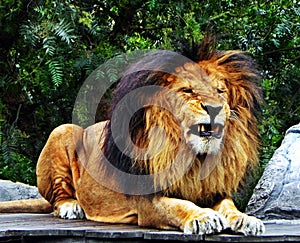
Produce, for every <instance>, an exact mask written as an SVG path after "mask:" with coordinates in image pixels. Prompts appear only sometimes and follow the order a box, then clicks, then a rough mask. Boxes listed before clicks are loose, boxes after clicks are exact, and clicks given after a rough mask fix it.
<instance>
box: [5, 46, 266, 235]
mask: <svg viewBox="0 0 300 243" xmlns="http://www.w3.org/2000/svg"><path fill="white" fill-rule="evenodd" d="M235 55H242V54H241V53H240V52H235V51H228V52H223V53H219V54H218V53H214V54H212V55H211V57H210V59H209V60H202V61H199V62H198V63H197V64H195V63H186V64H185V65H184V66H182V67H178V68H177V69H176V70H175V72H174V73H173V74H166V75H163V76H162V77H161V80H160V84H159V85H160V86H161V87H163V88H166V90H167V91H165V90H164V91H163V92H159V93H157V94H156V96H154V97H153V100H152V101H153V102H161V104H160V103H155V104H156V105H151V100H150V101H148V102H149V106H148V105H145V106H144V109H145V117H144V119H145V127H144V128H143V129H142V130H139V131H138V132H137V133H136V134H135V137H134V139H133V140H134V142H135V145H136V147H134V148H133V149H129V148H128V149H129V153H130V155H131V156H133V157H134V158H136V159H135V160H132V166H138V168H140V169H141V171H143V173H146V174H153V180H154V188H158V189H159V188H162V191H161V192H158V193H153V194H152V195H126V194H125V193H122V190H123V188H122V182H121V181H119V178H118V177H117V176H116V175H114V174H111V175H109V177H107V176H108V175H107V173H108V170H107V168H106V167H105V166H104V165H103V157H102V155H101V153H100V152H99V151H100V149H101V148H102V147H103V146H107V145H106V144H104V140H105V138H106V136H107V128H106V126H107V122H101V123H97V124H95V125H93V126H91V127H88V128H87V129H82V128H81V127H78V126H76V125H71V124H67V125H62V126H60V127H58V128H56V129H55V130H54V131H53V132H52V133H51V135H50V137H49V139H48V141H47V143H46V145H45V147H44V149H43V151H42V153H41V155H40V158H39V161H38V164H37V180H38V188H39V191H40V193H41V194H42V195H43V197H45V198H46V199H47V200H48V201H49V202H50V204H51V205H52V206H53V210H54V214H55V215H56V216H59V217H62V218H81V217H83V215H84V214H85V216H86V218H88V219H91V220H95V221H101V222H110V223H131V224H139V225H141V226H151V227H156V228H162V229H180V230H182V231H184V232H186V233H199V234H209V233H214V232H220V231H222V230H223V229H225V228H227V227H231V229H232V230H234V231H236V232H242V233H244V234H246V235H256V234H260V233H262V232H263V231H264V226H263V224H262V222H261V221H260V220H258V219H256V218H254V217H250V216H247V215H246V214H244V213H241V212H239V211H238V210H237V208H236V207H235V206H234V203H233V201H232V199H231V198H230V196H231V194H232V193H233V192H235V191H236V190H237V188H238V186H239V184H240V183H241V182H242V180H243V177H244V175H245V173H246V170H247V169H248V168H249V167H254V166H255V165H256V164H257V144H258V140H257V128H256V118H255V117H254V116H253V114H252V110H253V109H254V108H253V106H254V104H253V102H254V99H258V98H259V91H258V89H257V88H256V86H255V84H253V83H251V82H249V81H247V80H244V79H245V76H247V77H251V76H256V75H257V74H255V73H252V72H250V71H247V68H243V67H241V65H234V64H235V63H234V61H233V62H230V64H228V65H227V64H226V60H229V58H231V57H233V56H235ZM236 62H238V61H236ZM237 64H238V63H237ZM242 64H243V63H242ZM199 67H201V69H199ZM199 70H200V71H199ZM203 70H204V71H205V72H203ZM186 89H191V90H192V92H190V91H188V92H187V91H184V90H186ZM217 89H218V90H219V91H220V90H221V91H222V93H220V94H218V92H217V91H216V90H217ZM174 93H175V94H176V95H178V97H180V98H179V99H177V100H174V99H173V98H172V97H173V96H172V95H174ZM157 100H159V101H157ZM160 105H161V106H160ZM203 105H210V106H213V107H221V108H220V109H221V110H220V112H219V113H218V116H217V118H216V119H220V121H223V120H224V126H225V127H224V131H223V137H222V138H221V139H212V138H211V139H207V140H205V139H204V140H203V141H205V142H203V143H212V147H213V148H212V149H213V150H212V151H210V150H208V152H207V151H206V149H207V146H204V145H203V151H206V152H204V154H201V150H200V155H199V154H198V155H197V153H198V152H199V151H196V152H195V150H197V147H195V146H194V145H191V144H193V142H188V141H189V139H191V134H189V133H187V134H185V133H184V129H188V128H189V127H190V126H191V125H193V124H194V123H193V122H195V121H196V120H197V119H198V118H199V117H200V121H199V122H201V119H202V117H203V119H207V116H208V114H207V112H206V111H205V109H204V108H203ZM166 106H168V107H171V108H174V109H172V110H168V109H166V108H163V107H166ZM195 117H196V118H197V119H196V118H195ZM194 120H195V121H194ZM156 127H159V129H154V128H156ZM195 139H198V138H195ZM191 141H192V140H191ZM193 141H194V140H193ZM197 141H198V140H197ZM201 141H202V140H201ZM201 143H202V142H201ZM195 144H197V142H195ZM201 146H202V144H201ZM141 148H142V149H143V150H141ZM193 151H194V152H193ZM206 153H207V154H206ZM165 170H167V172H168V173H161V172H164V171H165ZM157 175H158V176H157ZM101 180H107V181H109V183H110V185H111V188H116V189H117V190H112V189H110V188H108V187H107V186H104V185H103V184H102V183H99V181H100V182H101ZM103 182H104V181H103ZM216 198H217V199H216ZM200 205H205V207H200ZM10 206H11V204H9V203H7V204H6V206H5V207H7V208H9V207H10ZM5 207H4V206H2V207H1V204H0V210H1V211H3V210H4V209H5ZM208 207H210V208H208ZM83 212H84V214H83Z"/></svg>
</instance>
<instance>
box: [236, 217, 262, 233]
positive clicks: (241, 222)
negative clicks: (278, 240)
mask: <svg viewBox="0 0 300 243" xmlns="http://www.w3.org/2000/svg"><path fill="white" fill-rule="evenodd" d="M230 228H231V230H233V231H234V232H238V233H243V234H244V235H261V234H263V233H264V232H265V226H264V224H263V222H262V221H261V220H260V219H258V218H255V217H253V216H248V215H246V214H241V215H239V216H236V217H235V219H234V220H232V221H231V222H230Z"/></svg>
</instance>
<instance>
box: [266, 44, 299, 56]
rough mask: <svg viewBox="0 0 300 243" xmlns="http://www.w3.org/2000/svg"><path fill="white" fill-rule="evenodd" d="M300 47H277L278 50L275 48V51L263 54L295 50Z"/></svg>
mask: <svg viewBox="0 0 300 243" xmlns="http://www.w3.org/2000/svg"><path fill="white" fill-rule="evenodd" d="M298 49H300V46H295V47H289V48H282V49H277V50H273V51H267V52H265V53H263V55H270V54H273V53H277V52H285V51H293V50H298Z"/></svg>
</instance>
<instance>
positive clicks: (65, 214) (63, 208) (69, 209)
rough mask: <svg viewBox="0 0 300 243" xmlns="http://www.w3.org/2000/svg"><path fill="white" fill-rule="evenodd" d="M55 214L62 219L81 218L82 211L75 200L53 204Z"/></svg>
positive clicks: (82, 216)
mask: <svg viewBox="0 0 300 243" xmlns="http://www.w3.org/2000/svg"><path fill="white" fill-rule="evenodd" d="M54 214H55V216H58V217H60V218H63V219H83V218H84V217H85V215H84V211H83V209H82V208H81V206H80V205H79V203H78V202H77V201H76V200H70V201H63V202H59V203H58V204H57V205H56V206H55V211H54Z"/></svg>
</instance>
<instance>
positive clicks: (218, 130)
mask: <svg viewBox="0 0 300 243" xmlns="http://www.w3.org/2000/svg"><path fill="white" fill-rule="evenodd" d="M223 128H224V126H223V125H221V124H213V125H212V124H210V123H199V124H195V125H192V126H190V132H191V133H192V134H194V135H197V136H200V137H215V138H221V137H222V133H223Z"/></svg>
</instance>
